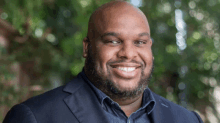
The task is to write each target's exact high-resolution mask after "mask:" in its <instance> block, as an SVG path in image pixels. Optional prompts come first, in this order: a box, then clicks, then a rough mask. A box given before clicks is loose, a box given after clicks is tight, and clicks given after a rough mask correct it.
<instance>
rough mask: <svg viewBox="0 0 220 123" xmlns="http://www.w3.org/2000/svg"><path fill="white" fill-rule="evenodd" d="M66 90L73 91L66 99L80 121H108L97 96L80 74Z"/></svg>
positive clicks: (83, 122) (82, 122) (96, 122)
mask: <svg viewBox="0 0 220 123" xmlns="http://www.w3.org/2000/svg"><path fill="white" fill-rule="evenodd" d="M64 91H66V92H69V93H71V95H70V96H68V97H66V98H65V99H64V101H65V103H66V105H67V106H68V107H69V109H70V110H71V111H72V113H73V114H74V115H75V117H76V118H77V119H78V121H79V122H80V123H90V122H94V123H108V121H107V117H106V116H105V115H104V114H105V113H104V110H103V109H102V107H101V104H100V102H99V101H98V99H97V96H96V95H95V94H94V92H93V91H92V89H91V88H90V87H89V85H88V84H87V83H85V82H84V80H83V79H82V77H81V76H80V75H78V76H77V78H76V79H74V80H73V81H72V82H70V83H68V84H67V85H66V87H65V88H64Z"/></svg>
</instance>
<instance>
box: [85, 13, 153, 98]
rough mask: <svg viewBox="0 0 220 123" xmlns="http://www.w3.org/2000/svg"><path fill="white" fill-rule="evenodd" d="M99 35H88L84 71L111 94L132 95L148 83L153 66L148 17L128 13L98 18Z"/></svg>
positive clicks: (99, 86)
mask: <svg viewBox="0 0 220 123" xmlns="http://www.w3.org/2000/svg"><path fill="white" fill-rule="evenodd" d="M96 30H97V32H96V36H95V37H96V38H93V39H88V38H85V39H84V42H83V45H84V57H86V65H85V71H86V74H87V76H88V77H89V79H90V80H91V82H92V83H93V84H94V85H95V86H96V87H97V88H99V89H100V90H101V91H103V92H104V93H106V94H107V95H108V96H110V97H118V98H125V97H133V96H136V95H138V94H141V93H142V92H143V91H144V89H145V88H146V87H147V84H148V81H149V78H150V77H151V73H152V69H153V56H152V51H151V46H152V41H151V39H150V30H149V26H148V23H147V20H146V19H144V18H143V17H142V16H140V15H137V16H133V15H132V16H131V15H128V14H125V15H120V17H112V16H110V17H109V16H108V17H107V18H104V19H103V20H102V21H100V22H99V25H98V26H97V29H96Z"/></svg>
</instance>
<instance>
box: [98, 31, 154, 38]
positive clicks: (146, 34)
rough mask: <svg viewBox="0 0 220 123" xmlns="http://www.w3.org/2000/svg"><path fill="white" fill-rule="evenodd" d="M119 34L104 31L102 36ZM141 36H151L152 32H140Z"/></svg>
mask: <svg viewBox="0 0 220 123" xmlns="http://www.w3.org/2000/svg"><path fill="white" fill-rule="evenodd" d="M118 35H119V33H115V32H107V33H104V34H103V35H102V36H101V38H103V37H105V36H115V37H117V36H118ZM138 36H139V37H142V36H148V37H150V34H149V33H147V32H143V33H140V34H138Z"/></svg>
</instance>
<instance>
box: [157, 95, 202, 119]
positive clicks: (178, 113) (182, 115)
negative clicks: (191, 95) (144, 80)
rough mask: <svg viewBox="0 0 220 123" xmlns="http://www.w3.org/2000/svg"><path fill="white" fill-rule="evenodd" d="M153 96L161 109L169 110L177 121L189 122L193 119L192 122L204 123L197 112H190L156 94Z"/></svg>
mask: <svg viewBox="0 0 220 123" xmlns="http://www.w3.org/2000/svg"><path fill="white" fill-rule="evenodd" d="M153 95H154V97H155V99H156V103H157V105H159V106H161V107H166V108H168V109H169V111H170V112H171V114H172V115H173V117H174V118H175V119H176V120H179V119H182V120H184V119H187V120H189V119H191V121H192V120H193V121H195V122H199V123H202V120H201V118H200V117H199V115H198V114H197V113H196V112H194V111H190V110H188V109H186V108H184V107H182V106H180V105H177V104H175V103H173V102H171V101H169V100H167V99H165V98H164V97H162V96H159V95H157V94H155V93H153Z"/></svg>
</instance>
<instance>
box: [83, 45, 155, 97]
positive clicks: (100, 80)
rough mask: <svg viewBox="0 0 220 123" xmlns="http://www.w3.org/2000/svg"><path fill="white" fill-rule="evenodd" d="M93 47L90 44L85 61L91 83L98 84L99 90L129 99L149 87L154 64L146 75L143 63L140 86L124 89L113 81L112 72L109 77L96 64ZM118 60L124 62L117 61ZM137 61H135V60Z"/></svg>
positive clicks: (110, 95)
mask: <svg viewBox="0 0 220 123" xmlns="http://www.w3.org/2000/svg"><path fill="white" fill-rule="evenodd" d="M91 51H92V50H91V48H90V46H89V50H88V56H87V58H86V62H85V73H86V75H87V77H88V78H89V80H90V81H91V83H92V84H93V85H94V86H96V87H97V88H98V89H99V90H101V91H102V92H104V93H105V94H106V95H108V96H109V97H110V98H112V99H129V98H134V97H137V96H139V95H141V94H142V93H143V92H144V90H145V89H146V88H147V86H148V83H149V81H150V79H151V77H152V73H153V68H154V65H152V67H151V70H150V75H144V70H143V65H142V67H141V68H142V72H141V78H140V80H139V82H138V86H137V87H136V88H135V89H133V90H122V89H120V88H119V87H117V85H116V84H115V83H114V82H112V81H111V79H110V78H111V74H110V72H109V71H108V75H109V76H108V77H103V76H102V73H101V72H100V71H98V69H97V68H98V67H97V65H96V64H95V58H93V57H92V52H91ZM116 62H123V60H122V61H116ZM134 62H135V61H134Z"/></svg>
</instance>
